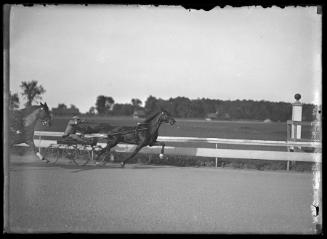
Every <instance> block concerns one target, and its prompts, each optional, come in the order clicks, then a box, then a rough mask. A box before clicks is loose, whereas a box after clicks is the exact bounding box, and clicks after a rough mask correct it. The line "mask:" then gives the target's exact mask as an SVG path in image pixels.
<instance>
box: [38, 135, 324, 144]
mask: <svg viewBox="0 0 327 239" xmlns="http://www.w3.org/2000/svg"><path fill="white" fill-rule="evenodd" d="M34 135H35V136H52V137H61V136H62V135H63V132H51V131H35V132H34ZM85 137H98V138H107V136H106V135H105V134H88V135H85ZM158 141H165V142H175V143H210V144H238V145H240V144H242V145H258V146H283V147H290V146H297V147H313V148H321V142H313V141H306V142H304V141H301V142H298V141H271V140H250V139H222V138H197V137H170V136H159V137H158Z"/></svg>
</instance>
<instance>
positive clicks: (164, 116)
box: [160, 109, 176, 125]
mask: <svg viewBox="0 0 327 239" xmlns="http://www.w3.org/2000/svg"><path fill="white" fill-rule="evenodd" d="M160 121H161V122H164V123H169V124H170V125H173V124H175V123H176V120H175V119H174V118H173V117H172V116H171V115H170V114H169V113H168V112H167V111H166V110H164V109H162V110H161V113H160Z"/></svg>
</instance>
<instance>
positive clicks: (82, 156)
mask: <svg viewBox="0 0 327 239" xmlns="http://www.w3.org/2000/svg"><path fill="white" fill-rule="evenodd" d="M74 151H75V155H74V157H73V158H72V159H73V162H74V163H75V164H76V165H78V166H84V165H86V164H87V163H88V162H89V161H90V159H91V152H90V151H89V150H87V149H86V148H76V149H75V150H74Z"/></svg>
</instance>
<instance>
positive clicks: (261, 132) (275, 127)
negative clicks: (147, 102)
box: [36, 117, 311, 140]
mask: <svg viewBox="0 0 327 239" xmlns="http://www.w3.org/2000/svg"><path fill="white" fill-rule="evenodd" d="M69 119H70V117H54V119H53V123H52V126H51V127H50V128H45V127H43V126H42V125H41V124H38V125H37V128H36V130H40V131H61V132H62V131H64V130H65V127H66V124H67V122H68V120H69ZM85 119H87V120H88V121H90V122H99V123H100V122H102V123H103V122H106V123H109V124H112V125H116V126H134V125H136V123H137V122H141V121H142V119H134V118H132V117H89V118H85ZM159 135H160V136H179V137H200V138H226V139H257V140H286V138H287V135H286V122H271V123H263V122H258V121H206V120H190V119H178V118H177V119H176V124H175V125H173V126H170V125H168V124H163V125H162V126H161V127H160V130H159ZM302 138H308V139H310V138H311V129H310V128H309V127H302Z"/></svg>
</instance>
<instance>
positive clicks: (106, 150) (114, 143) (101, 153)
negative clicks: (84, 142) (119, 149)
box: [96, 139, 118, 163]
mask: <svg viewBox="0 0 327 239" xmlns="http://www.w3.org/2000/svg"><path fill="white" fill-rule="evenodd" d="M117 144H118V139H114V140H112V141H109V142H107V146H106V147H105V148H104V149H102V150H101V151H100V153H99V154H98V155H97V157H96V159H100V158H101V156H102V155H103V154H104V153H105V154H107V153H109V152H110V150H111V148H113V147H115V146H116V145H117ZM105 159H106V155H105V156H104V157H103V159H102V162H103V163H104V162H105Z"/></svg>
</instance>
